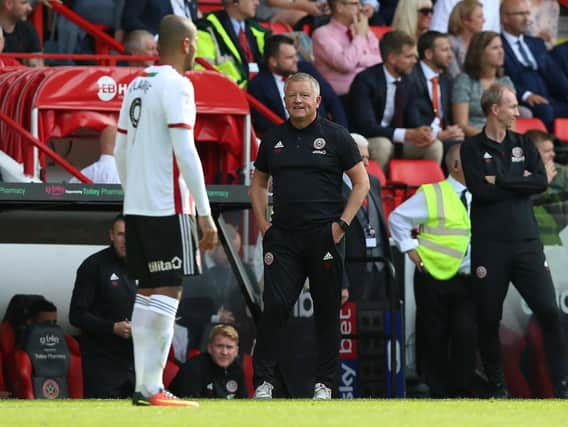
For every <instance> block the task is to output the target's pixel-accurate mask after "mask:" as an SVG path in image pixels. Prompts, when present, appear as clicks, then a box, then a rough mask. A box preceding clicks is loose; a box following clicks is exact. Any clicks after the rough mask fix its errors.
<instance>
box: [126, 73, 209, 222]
mask: <svg viewBox="0 0 568 427" xmlns="http://www.w3.org/2000/svg"><path fill="white" fill-rule="evenodd" d="M195 115H196V108H195V99H194V91H193V85H192V84H191V82H190V81H189V80H188V79H187V78H185V77H184V76H182V75H180V74H179V73H178V72H177V71H176V70H175V69H174V68H172V67H171V66H169V65H159V66H151V67H148V68H146V69H145V70H144V74H143V75H141V76H139V77H137V78H136V79H134V80H133V81H132V83H131V84H130V85H129V86H128V89H127V91H126V95H125V98H124V101H123V104H122V108H121V110H120V116H119V120H118V134H117V139H116V147H115V159H116V165H117V169H118V172H119V175H120V179H121V183H122V186H123V188H124V193H125V194H124V213H125V214H130V215H145V216H167V215H173V214H179V213H182V212H183V213H193V212H192V210H193V209H192V208H191V206H190V205H191V203H190V197H189V192H188V187H187V186H186V182H187V183H188V185H189V187H190V188H189V190H191V193H192V195H193V196H194V200H195V203H196V205H197V206H196V207H197V210H198V213H199V215H209V214H210V207H209V201H208V199H207V193H206V190H205V184H204V180H203V170H202V166H201V162H200V160H199V156H198V154H197V150H196V148H195V141H194V138H193V127H194V125H195ZM179 172H181V174H180V173H179ZM184 178H185V180H184Z"/></svg>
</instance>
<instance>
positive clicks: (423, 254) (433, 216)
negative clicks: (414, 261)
mask: <svg viewBox="0 0 568 427" xmlns="http://www.w3.org/2000/svg"><path fill="white" fill-rule="evenodd" d="M419 191H423V192H424V197H425V198H426V205H427V207H428V219H427V220H426V222H425V223H424V224H421V226H420V229H419V234H418V242H419V245H418V247H417V248H416V251H417V252H418V254H419V255H420V258H421V259H422V262H423V263H424V267H425V269H426V271H427V272H428V273H430V274H431V275H432V276H433V277H434V278H436V279H440V280H446V279H449V278H450V277H452V276H454V275H455V274H456V273H457V271H458V269H459V267H460V264H461V262H462V259H463V257H464V255H465V253H466V251H467V247H468V245H469V238H470V222H469V216H468V213H467V207H466V206H464V205H463V203H462V202H461V200H460V197H459V196H458V195H457V193H456V192H455V190H454V189H453V187H452V186H451V184H450V183H449V182H448V181H442V182H437V183H435V184H426V185H423V186H422V187H420V189H419Z"/></svg>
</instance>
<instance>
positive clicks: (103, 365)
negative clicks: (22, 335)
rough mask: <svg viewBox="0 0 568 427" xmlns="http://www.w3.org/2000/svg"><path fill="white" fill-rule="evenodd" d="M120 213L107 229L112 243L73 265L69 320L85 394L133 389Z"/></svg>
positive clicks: (130, 299)
mask: <svg viewBox="0 0 568 427" xmlns="http://www.w3.org/2000/svg"><path fill="white" fill-rule="evenodd" d="M124 228H125V225H124V217H123V216H122V215H119V216H117V217H116V218H115V219H114V221H113V222H112V226H111V229H110V240H111V246H110V247H108V248H106V249H103V250H102V251H100V252H97V253H95V254H93V255H91V256H90V257H89V258H87V259H86V260H85V261H83V263H82V264H81V266H80V267H79V269H78V270H77V278H76V280H75V287H74V288H73V296H72V297H71V304H70V307H69V321H70V322H71V324H72V325H73V326H76V327H77V328H79V329H81V336H80V337H79V344H80V346H81V357H82V365H83V383H84V394H85V397H86V398H97V399H105V398H106V399H108V398H113V399H118V398H125V397H130V396H131V395H132V392H133V391H134V359H133V354H132V334H131V330H130V320H129V319H130V316H131V314H132V307H133V306H134V298H135V297H136V284H135V282H134V280H133V279H132V278H131V277H130V276H129V275H128V273H127V272H126V264H125V258H126V237H125V230H124Z"/></svg>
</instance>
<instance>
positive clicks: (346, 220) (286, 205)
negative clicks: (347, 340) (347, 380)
mask: <svg viewBox="0 0 568 427" xmlns="http://www.w3.org/2000/svg"><path fill="white" fill-rule="evenodd" d="M284 101H285V104H286V109H287V110H288V113H289V115H290V119H289V121H287V122H286V123H284V124H282V125H280V126H277V127H275V128H273V129H271V130H270V131H269V132H268V134H266V135H265V137H264V138H263V141H262V143H261V145H260V149H259V153H258V158H257V160H256V162H255V166H256V171H255V174H254V178H253V182H252V185H251V190H250V197H251V201H252V206H253V210H254V214H255V218H256V220H257V222H258V224H259V227H260V230H261V232H262V233H263V235H264V240H263V251H264V294H263V301H264V313H263V316H262V319H261V321H260V324H259V328H258V335H257V344H256V349H255V353H254V371H255V386H256V392H255V397H256V398H271V397H272V389H273V386H272V384H273V382H274V370H275V365H276V358H277V356H278V354H279V348H278V347H279V342H280V338H281V335H282V332H283V330H284V327H285V326H286V321H287V319H288V316H289V314H290V310H291V308H292V306H293V304H294V303H295V301H296V300H297V298H298V295H299V293H300V290H301V289H302V286H303V285H304V282H305V280H306V277H308V278H309V281H310V292H311V294H312V298H313V300H314V313H315V326H316V335H317V336H316V342H317V349H318V356H317V367H316V384H315V387H314V399H331V388H332V385H333V384H334V383H335V381H336V378H337V367H338V364H337V356H338V353H339V308H340V293H341V279H342V275H343V259H344V252H345V245H344V241H343V236H344V234H345V231H346V230H347V228H348V227H349V224H350V223H351V220H352V219H353V217H354V216H355V214H356V212H357V210H358V209H359V208H360V206H361V203H362V202H363V199H364V198H365V196H366V195H367V192H368V191H369V178H368V177H367V172H366V170H365V167H364V166H363V163H362V162H361V156H360V155H359V151H358V150H357V146H356V145H355V142H354V141H353V138H352V137H351V135H349V132H348V131H347V130H346V129H344V128H342V127H341V126H339V125H337V124H334V123H332V122H330V121H328V120H326V119H323V118H318V117H317V107H318V105H319V103H320V96H319V85H318V83H317V81H316V80H315V79H314V78H313V77H311V76H309V75H308V74H304V73H297V74H294V75H293V76H291V77H290V78H289V79H288V81H287V82H286V85H285V88H284ZM344 171H345V172H346V173H347V175H348V176H349V177H350V178H351V181H352V183H353V191H352V192H351V195H350V197H349V199H348V201H347V204H346V205H345V204H344V202H343V200H342V197H341V185H342V176H343V172H344ZM271 176H272V189H273V201H274V215H273V217H272V223H270V222H268V221H267V220H266V209H267V203H268V199H267V191H268V183H269V178H270V177H271Z"/></svg>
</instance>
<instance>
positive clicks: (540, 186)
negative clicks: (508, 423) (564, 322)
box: [461, 84, 568, 398]
mask: <svg viewBox="0 0 568 427" xmlns="http://www.w3.org/2000/svg"><path fill="white" fill-rule="evenodd" d="M481 106H482V109H483V111H484V113H485V115H486V116H487V124H486V127H485V128H484V129H483V132H481V133H480V134H478V135H476V136H474V137H472V138H468V140H467V141H466V142H465V144H464V145H463V146H462V152H461V157H462V163H463V170H464V174H465V179H466V183H467V187H468V188H469V190H470V191H471V194H472V196H473V200H472V206H471V229H472V230H471V231H472V239H471V248H472V252H471V262H472V272H473V273H474V286H473V289H474V292H476V293H477V307H478V316H477V318H478V322H479V347H480V353H481V358H482V361H483V365H484V368H485V372H486V374H487V378H488V380H489V385H490V387H491V390H490V392H491V394H492V396H493V397H498V398H505V397H507V396H508V391H507V386H506V384H505V379H504V375H503V367H502V362H501V348H500V343H499V323H500V320H501V315H502V308H503V300H504V299H505V295H506V293H507V289H508V287H509V281H511V282H513V285H514V286H515V287H516V288H517V290H518V291H519V293H520V294H521V296H522V297H523V299H524V300H525V301H526V303H527V304H528V306H529V307H530V309H531V310H532V311H533V313H534V315H535V316H536V318H537V320H538V322H539V323H540V326H541V329H542V333H543V337H544V346H545V351H546V354H547V362H548V368H549V372H550V376H551V380H552V383H553V384H554V387H555V392H556V396H557V397H561V398H568V382H567V372H566V366H565V360H566V348H565V343H564V340H563V334H562V330H561V323H560V313H559V310H558V306H557V304H556V296H555V291H554V285H553V283H552V277H551V275H550V271H549V268H548V264H547V262H546V259H545V256H544V252H543V246H542V242H541V241H540V238H539V230H538V225H537V223H536V220H535V217H534V214H533V206H532V201H531V196H532V195H536V194H539V193H542V192H543V191H544V190H546V186H547V178H546V172H545V169H544V166H543V163H542V160H541V158H540V155H539V153H538V151H537V150H536V148H535V147H534V145H532V144H531V143H530V141H529V140H528V139H527V138H525V137H524V136H522V135H519V134H517V133H515V132H512V131H511V130H510V129H511V127H512V125H513V124H514V121H515V118H516V117H518V115H519V110H518V103H517V99H516V96H515V93H514V92H513V90H512V89H511V88H510V87H508V86H504V85H500V84H494V85H492V86H490V87H489V88H488V89H487V90H486V91H485V93H484V94H483V96H482V98H481Z"/></svg>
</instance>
